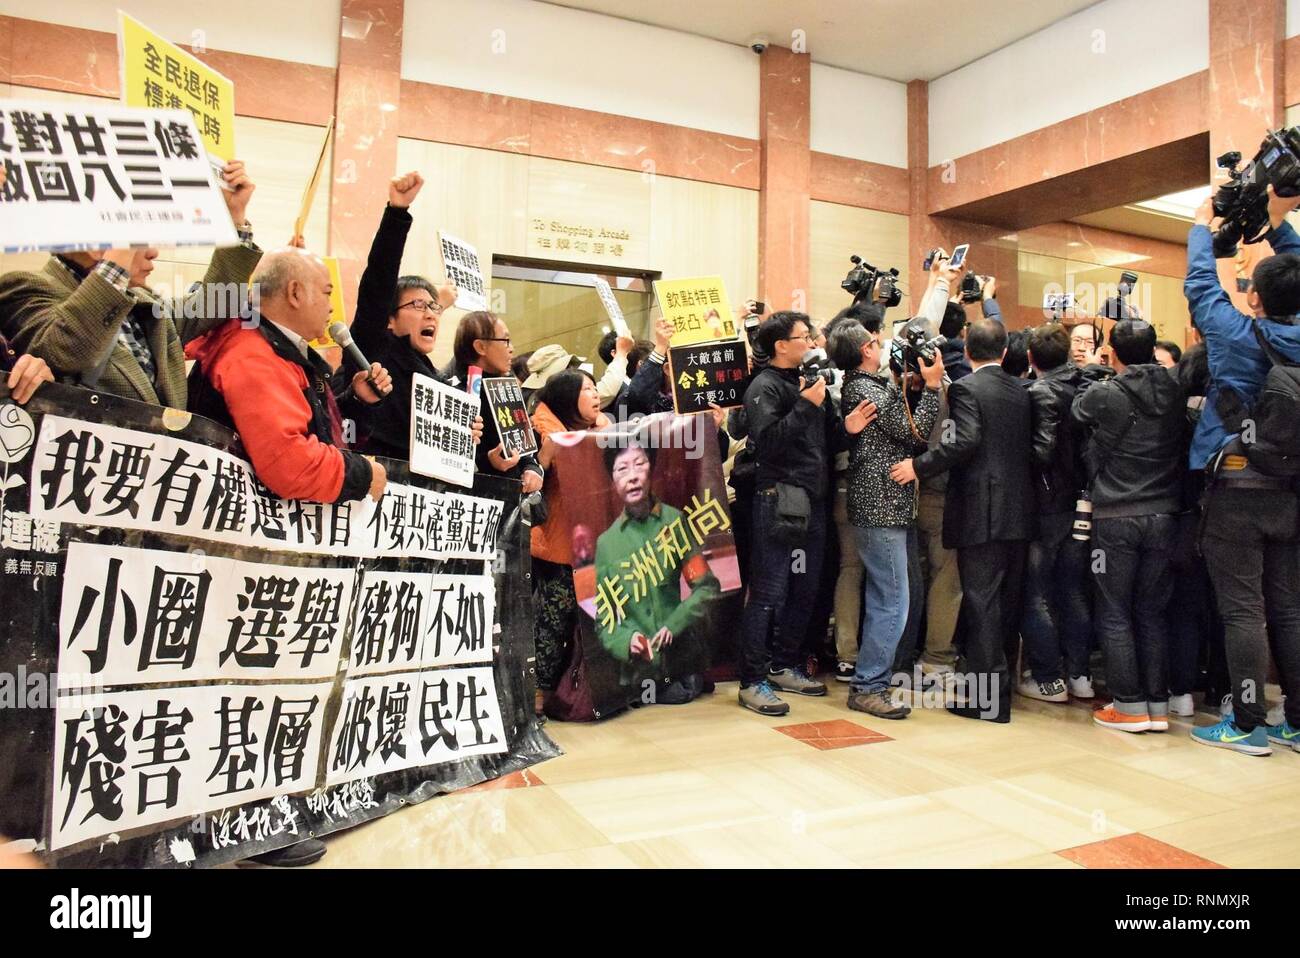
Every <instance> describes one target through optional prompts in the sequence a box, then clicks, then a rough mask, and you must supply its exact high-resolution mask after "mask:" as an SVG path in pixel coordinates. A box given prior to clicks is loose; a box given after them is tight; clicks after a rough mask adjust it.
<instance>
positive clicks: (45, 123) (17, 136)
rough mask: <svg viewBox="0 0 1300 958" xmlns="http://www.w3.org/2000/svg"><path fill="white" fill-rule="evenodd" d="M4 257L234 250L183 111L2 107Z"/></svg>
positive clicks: (24, 103) (7, 103)
mask: <svg viewBox="0 0 1300 958" xmlns="http://www.w3.org/2000/svg"><path fill="white" fill-rule="evenodd" d="M0 156H2V157H3V160H4V168H5V173H6V175H7V178H6V180H5V184H4V187H3V188H2V189H0V204H3V207H4V212H3V214H0V215H3V216H4V218H5V230H4V240H3V241H2V242H3V246H2V247H0V248H2V249H3V252H6V253H26V252H32V251H34V250H50V251H52V252H70V251H75V250H91V249H120V248H125V247H129V246H234V245H235V244H236V243H238V242H239V237H238V236H237V235H236V233H235V228H234V225H233V224H232V223H231V222H230V213H229V212H228V211H227V210H226V204H225V202H224V201H223V200H222V198H221V193H220V191H219V190H218V189H217V186H216V183H215V181H214V180H213V175H212V169H211V167H210V166H209V165H208V160H207V154H206V153H205V152H204V150H203V146H202V142H201V140H200V138H199V135H198V132H197V131H196V130H195V128H194V118H193V117H192V116H191V115H190V112H189V111H188V110H142V109H136V108H133V107H125V106H119V105H117V104H115V103H110V104H102V105H101V104H99V103H94V104H90V103H87V104H81V103H42V102H39V101H33V100H0Z"/></svg>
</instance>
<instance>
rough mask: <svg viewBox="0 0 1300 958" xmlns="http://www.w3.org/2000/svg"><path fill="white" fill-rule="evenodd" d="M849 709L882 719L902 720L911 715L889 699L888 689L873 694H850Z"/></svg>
mask: <svg viewBox="0 0 1300 958" xmlns="http://www.w3.org/2000/svg"><path fill="white" fill-rule="evenodd" d="M849 708H851V709H853V711H855V712H866V713H867V714H868V715H874V716H875V717H876V718H882V719H904V718H907V717H908V716H909V715H911V714H912V710H911V709H910V708H908V707H907V706H906V705H899V704H897V703H896V702H895V701H894V700H893V699H892V698H891V697H890V695H889V690H888V689H877V690H876V691H875V692H850V693H849Z"/></svg>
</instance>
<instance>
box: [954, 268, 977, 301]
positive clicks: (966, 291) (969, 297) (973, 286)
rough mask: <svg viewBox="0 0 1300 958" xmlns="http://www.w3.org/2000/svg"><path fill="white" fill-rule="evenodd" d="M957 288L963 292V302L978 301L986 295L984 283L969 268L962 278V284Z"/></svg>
mask: <svg viewBox="0 0 1300 958" xmlns="http://www.w3.org/2000/svg"><path fill="white" fill-rule="evenodd" d="M957 289H958V291H959V292H960V293H961V301H962V302H963V303H978V302H979V301H980V300H981V299H982V298H983V297H984V284H983V283H982V282H980V278H979V277H978V276H976V275H975V274H974V273H972V272H970V271H969V270H968V271H967V273H966V275H965V276H963V277H962V278H961V284H960V285H959V286H958V287H957Z"/></svg>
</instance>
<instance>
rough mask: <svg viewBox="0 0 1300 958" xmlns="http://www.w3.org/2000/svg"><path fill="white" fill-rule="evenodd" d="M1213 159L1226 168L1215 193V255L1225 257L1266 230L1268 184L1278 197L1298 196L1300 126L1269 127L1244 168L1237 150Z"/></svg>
mask: <svg viewBox="0 0 1300 958" xmlns="http://www.w3.org/2000/svg"><path fill="white" fill-rule="evenodd" d="M1216 162H1217V163H1218V166H1219V169H1221V170H1227V171H1228V182H1227V183H1224V184H1223V185H1222V186H1220V187H1219V189H1218V190H1217V191H1216V192H1215V194H1214V215H1215V216H1221V217H1223V223H1222V225H1220V227H1219V230H1218V232H1217V233H1215V234H1214V256H1215V258H1216V259H1225V258H1227V257H1229V256H1233V255H1235V254H1236V252H1237V244H1238V243H1239V242H1243V241H1244V242H1245V243H1247V244H1250V243H1258V242H1259V241H1260V240H1262V239H1263V238H1264V234H1265V233H1267V232H1268V187H1269V184H1272V186H1273V192H1275V193H1276V194H1277V195H1278V196H1297V195H1300V127H1294V126H1293V127H1291V128H1290V129H1288V130H1270V131H1269V132H1268V134H1267V135H1266V136H1265V137H1264V142H1263V143H1261V144H1260V147H1259V152H1258V153H1256V154H1255V157H1254V159H1252V160H1251V161H1250V162H1249V163H1247V164H1246V166H1245V168H1244V169H1241V170H1238V169H1237V164H1238V163H1240V162H1241V154H1240V153H1237V152H1232V153H1224V154H1223V155H1222V156H1221V157H1219V158H1218V160H1217V161H1216Z"/></svg>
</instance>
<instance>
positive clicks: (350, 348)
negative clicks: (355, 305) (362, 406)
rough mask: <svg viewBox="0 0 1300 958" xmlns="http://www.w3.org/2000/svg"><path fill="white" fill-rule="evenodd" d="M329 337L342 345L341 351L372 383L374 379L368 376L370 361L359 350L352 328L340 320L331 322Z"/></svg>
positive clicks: (367, 380) (372, 383)
mask: <svg viewBox="0 0 1300 958" xmlns="http://www.w3.org/2000/svg"><path fill="white" fill-rule="evenodd" d="M329 334H330V339H332V340H334V342H336V343H338V344H339V345H340V346H342V347H343V351H344V352H346V353H347V354H348V356H349V357H350V358H351V359H352V361H353V362H354V363H356V364H357V366H358V367H360V369H361V370H362V372H364V373H366V374H367V375H366V382H368V383H370V384H371V385H372V386H373V385H374V380H373V379H371V378H370V375H369V373H370V362H369V360H367V359H366V357H365V354H364V353H362V352H361V347H360V346H358V345H357V344H356V342H354V341H353V339H352V330H350V329H348V325H347V323H344V322H342V321H340V322H336V323H331V324H330V328H329Z"/></svg>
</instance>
